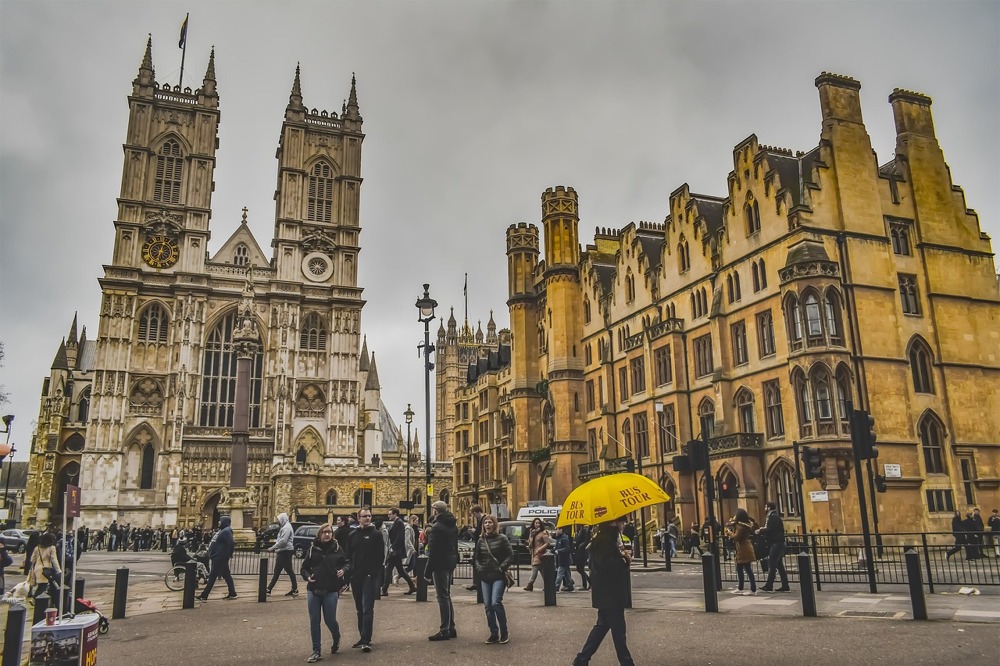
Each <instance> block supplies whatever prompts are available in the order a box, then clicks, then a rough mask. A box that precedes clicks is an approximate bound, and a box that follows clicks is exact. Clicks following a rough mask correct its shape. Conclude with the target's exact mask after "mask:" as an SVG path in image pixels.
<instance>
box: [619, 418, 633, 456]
mask: <svg viewBox="0 0 1000 666" xmlns="http://www.w3.org/2000/svg"><path fill="white" fill-rule="evenodd" d="M622 444H624V446H625V454H626V455H628V456H633V455H635V454H634V451H635V449H633V448H632V425H631V423H629V420H628V419H625V422H624V423H622Z"/></svg>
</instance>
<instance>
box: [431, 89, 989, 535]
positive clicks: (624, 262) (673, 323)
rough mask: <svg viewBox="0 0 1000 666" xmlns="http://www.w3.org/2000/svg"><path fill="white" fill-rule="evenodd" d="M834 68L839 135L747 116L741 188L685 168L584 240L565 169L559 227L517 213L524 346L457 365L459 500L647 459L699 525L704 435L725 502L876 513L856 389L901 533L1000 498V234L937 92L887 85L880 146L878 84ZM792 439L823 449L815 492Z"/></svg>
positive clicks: (727, 510) (543, 494) (740, 151)
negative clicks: (865, 491) (872, 133)
mask: <svg viewBox="0 0 1000 666" xmlns="http://www.w3.org/2000/svg"><path fill="white" fill-rule="evenodd" d="M815 83H816V87H817V89H818V92H819V101H820V111H821V119H822V124H821V129H820V137H819V143H818V145H816V146H815V147H813V148H812V149H810V150H808V151H805V152H793V151H791V150H788V149H784V148H775V147H771V146H766V145H761V144H760V143H758V140H757V137H756V136H753V135H751V136H749V137H748V138H747V139H745V140H744V141H742V142H741V143H740V144H739V145H737V146H736V147H735V148H734V150H733V169H732V171H730V172H729V174H728V177H727V178H726V180H725V188H724V193H723V194H722V195H719V196H715V195H703V194H696V193H694V192H691V191H690V189H689V187H688V186H687V185H682V186H680V187H678V188H677V189H675V190H674V191H673V192H672V193H671V194H670V197H669V202H668V204H667V206H666V212H665V218H664V220H663V221H662V222H656V223H645V222H642V223H638V224H635V223H633V224H629V225H627V226H625V227H624V228H620V229H612V228H598V229H597V232H596V235H595V237H594V240H593V243H592V244H588V245H587V246H586V247H585V248H583V250H582V251H581V247H580V242H579V237H578V233H579V232H578V228H579V223H580V213H579V202H578V194H577V192H575V191H574V190H573V188H567V187H556V188H551V189H548V190H546V191H545V192H544V193H543V194H542V201H541V209H542V210H541V222H542V227H543V229H542V231H543V233H542V238H543V239H544V240H543V242H540V239H539V236H540V234H539V228H538V227H537V226H536V225H534V224H523V223H522V224H517V225H511V226H510V228H508V229H507V234H506V240H507V257H508V285H509V300H508V306H509V310H510V331H511V334H510V345H509V348H505V347H504V346H502V345H494V346H487V347H486V348H483V349H482V350H481V352H480V354H479V355H478V358H476V359H474V360H473V361H472V362H471V363H469V364H467V365H466V366H465V368H464V372H463V374H464V379H465V381H464V385H461V386H456V388H455V389H454V390H444V389H446V388H447V384H444V383H439V392H438V400H439V410H438V415H439V430H438V447H439V450H440V449H442V448H443V449H446V450H449V451H453V452H454V474H455V496H456V498H457V503H458V506H459V510H461V508H462V507H464V506H468V505H470V504H472V503H474V502H479V503H484V504H485V503H487V502H488V503H503V504H506V505H507V506H508V507H509V508H510V510H511V511H512V512H516V511H517V509H518V508H519V507H521V506H524V505H525V504H527V503H528V502H529V501H543V502H545V503H548V504H560V503H562V501H563V499H564V498H565V497H566V495H567V494H568V493H569V492H570V491H571V490H572V489H573V488H574V487H575V486H576V485H579V484H580V483H581V482H582V481H584V480H586V479H588V478H592V477H593V476H595V475H597V474H601V473H605V472H607V471H614V470H618V469H624V467H625V465H626V461H627V460H629V459H631V460H632V461H634V462H636V463H638V465H637V466H638V467H640V468H641V470H642V473H644V474H646V475H647V476H649V477H650V478H651V479H653V480H655V481H656V482H657V483H659V484H660V485H661V486H662V487H663V488H664V489H665V490H666V491H667V492H668V494H669V495H670V496H671V497H672V498H673V499H672V501H671V502H670V503H669V504H667V505H663V506H661V507H659V508H657V509H654V510H652V511H650V512H649V513H648V514H647V517H648V518H649V525H650V528H653V527H655V526H656V525H663V524H664V521H666V520H668V519H670V518H672V517H673V516H674V515H678V516H679V517H680V518H681V520H682V521H683V524H684V525H685V526H686V525H690V524H691V523H692V522H695V521H698V522H699V523H700V522H701V521H702V520H704V518H705V516H706V506H705V502H706V500H705V498H704V493H703V492H702V488H701V487H700V486H701V484H702V481H701V480H700V479H698V478H696V476H695V475H694V474H692V473H691V472H689V471H675V470H674V468H673V465H672V459H673V457H674V456H675V455H677V454H679V453H680V452H681V451H682V447H683V446H684V443H686V442H687V441H688V440H691V439H695V438H700V437H703V436H704V437H706V438H707V439H708V441H709V448H710V457H711V473H712V475H713V476H714V478H715V481H716V484H715V486H716V488H717V489H718V492H717V496H716V497H715V498H714V500H713V501H714V502H715V503H716V505H715V511H716V514H717V515H718V516H720V518H721V519H722V520H725V519H727V518H729V517H730V516H732V515H733V513H734V512H735V510H736V508H737V507H740V506H742V507H745V508H747V509H748V511H749V512H750V514H751V515H753V516H756V517H758V518H762V517H763V504H764V502H765V501H767V500H773V501H774V502H776V503H777V505H778V506H779V508H780V511H781V512H782V514H783V515H784V516H785V517H786V519H791V520H790V521H789V523H787V525H788V528H789V529H796V528H797V524H798V518H799V517H800V516H801V515H802V513H803V512H804V513H805V516H806V518H807V520H808V526H809V529H810V530H837V531H840V532H842V533H843V532H847V533H857V532H858V531H859V530H860V519H859V517H858V496H857V490H856V485H855V484H856V481H857V480H856V479H854V478H852V476H853V469H854V468H853V459H852V447H851V439H850V429H849V421H848V404H849V403H853V406H854V408H855V409H867V410H870V412H871V413H872V415H873V416H874V418H875V422H876V425H875V430H876V431H877V433H878V448H879V451H880V456H879V458H878V460H877V461H875V462H876V463H877V464H876V465H875V467H874V469H873V472H874V473H875V474H878V475H879V476H880V477H882V476H884V477H885V490H886V492H884V493H879V494H878V495H877V504H878V512H879V518H880V524H881V529H882V530H883V531H891V532H912V531H924V530H928V531H938V532H949V531H950V529H951V518H952V515H953V511H955V510H962V511H965V510H969V509H971V507H973V506H980V507H982V508H983V509H985V510H986V511H985V512H988V510H989V509H991V508H992V507H995V506H997V505H998V504H1000V325H998V323H1000V292H998V282H997V275H996V268H995V265H994V256H993V252H992V249H991V245H990V239H989V237H988V236H986V234H985V233H983V232H982V231H981V230H980V227H979V222H978V218H977V216H976V214H975V212H973V211H972V210H971V209H969V208H968V207H967V205H966V201H965V197H964V194H963V192H962V190H961V189H960V188H959V187H958V186H957V185H955V184H954V183H953V182H952V181H951V177H950V172H949V169H948V167H947V165H946V163H945V160H944V155H943V153H942V150H941V147H940V146H939V145H938V142H937V138H936V136H935V132H934V124H933V120H932V117H931V100H930V98H928V97H926V96H925V95H922V94H919V93H914V92H910V91H905V90H899V89H897V90H895V91H894V92H893V93H892V94H891V95H890V96H889V103H890V105H891V107H892V111H893V115H894V118H895V125H896V135H897V143H896V150H895V155H894V156H893V157H892V159H890V160H888V161H887V162H884V163H883V164H881V165H880V164H879V162H878V161H877V157H876V155H875V154H874V151H873V150H872V145H871V141H870V139H869V137H868V134H867V131H866V129H865V125H864V122H863V119H862V114H861V103H860V96H859V90H860V87H861V86H860V84H859V83H858V82H857V81H855V80H854V79H850V78H847V77H843V76H839V75H834V74H827V73H824V74H822V75H820V76H819V77H818V78H817V79H816V82H815ZM443 342H445V347H447V346H448V345H450V344H452V341H451V339H450V338H449V339H447V340H444V341H443ZM441 343H442V339H441V337H439V340H438V351H439V353H440V352H441V351H442V346H441ZM453 344H454V345H455V346H457V345H458V344H459V341H458V340H457V339H455V340H453ZM441 403H443V404H441ZM444 417H447V418H444ZM443 418H444V420H441V419H443ZM442 426H443V427H442ZM795 441H798V442H800V443H801V444H803V445H808V446H814V447H818V448H819V449H820V450H821V455H822V469H821V474H820V478H819V479H818V480H810V481H806V482H805V486H804V502H803V501H801V500H800V498H799V496H798V493H797V490H796V483H795V470H794V467H793V462H794V459H793V455H792V448H793V446H792V445H793V442H795Z"/></svg>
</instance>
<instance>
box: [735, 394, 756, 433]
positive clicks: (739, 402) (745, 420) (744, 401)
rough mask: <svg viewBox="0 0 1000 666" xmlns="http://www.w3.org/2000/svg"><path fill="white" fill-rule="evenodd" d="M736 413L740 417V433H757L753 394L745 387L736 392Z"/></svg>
mask: <svg viewBox="0 0 1000 666" xmlns="http://www.w3.org/2000/svg"><path fill="white" fill-rule="evenodd" d="M736 411H737V412H738V413H739V417H740V432H757V428H756V425H755V423H754V413H753V393H751V391H750V389H748V388H746V387H743V388H741V389H740V390H739V391H737V392H736Z"/></svg>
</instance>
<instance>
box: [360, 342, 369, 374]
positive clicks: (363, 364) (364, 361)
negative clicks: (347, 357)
mask: <svg viewBox="0 0 1000 666" xmlns="http://www.w3.org/2000/svg"><path fill="white" fill-rule="evenodd" d="M369 367H370V366H369V364H368V336H367V335H366V336H365V337H364V341H363V342H362V343H361V354H360V356H359V357H358V370H360V371H361V372H368V369H369Z"/></svg>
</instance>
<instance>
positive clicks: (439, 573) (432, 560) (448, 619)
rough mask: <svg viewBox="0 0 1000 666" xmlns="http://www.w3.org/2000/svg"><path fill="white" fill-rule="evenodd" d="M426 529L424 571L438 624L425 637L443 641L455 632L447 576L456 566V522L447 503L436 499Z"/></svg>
mask: <svg viewBox="0 0 1000 666" xmlns="http://www.w3.org/2000/svg"><path fill="white" fill-rule="evenodd" d="M431 508H432V509H434V517H433V518H432V521H433V522H432V523H431V528H430V531H429V532H428V533H427V572H428V573H429V574H430V575H431V577H432V579H433V580H434V592H435V594H436V595H437V602H438V611H439V612H440V613H441V627H440V630H439V631H438V632H437V633H436V634H432V635H430V636H428V637H427V638H428V640H432V641H446V640H448V639H449V638H457V637H458V632H456V631H455V607H454V606H452V603H451V576H452V574H453V573H454V571H455V567H456V566H457V565H458V525H457V523H456V521H455V515H454V514H453V513H452V512H451V511H449V510H448V505H447V504H445V503H444V502H441V501H437V502H434V504H432V505H431Z"/></svg>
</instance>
